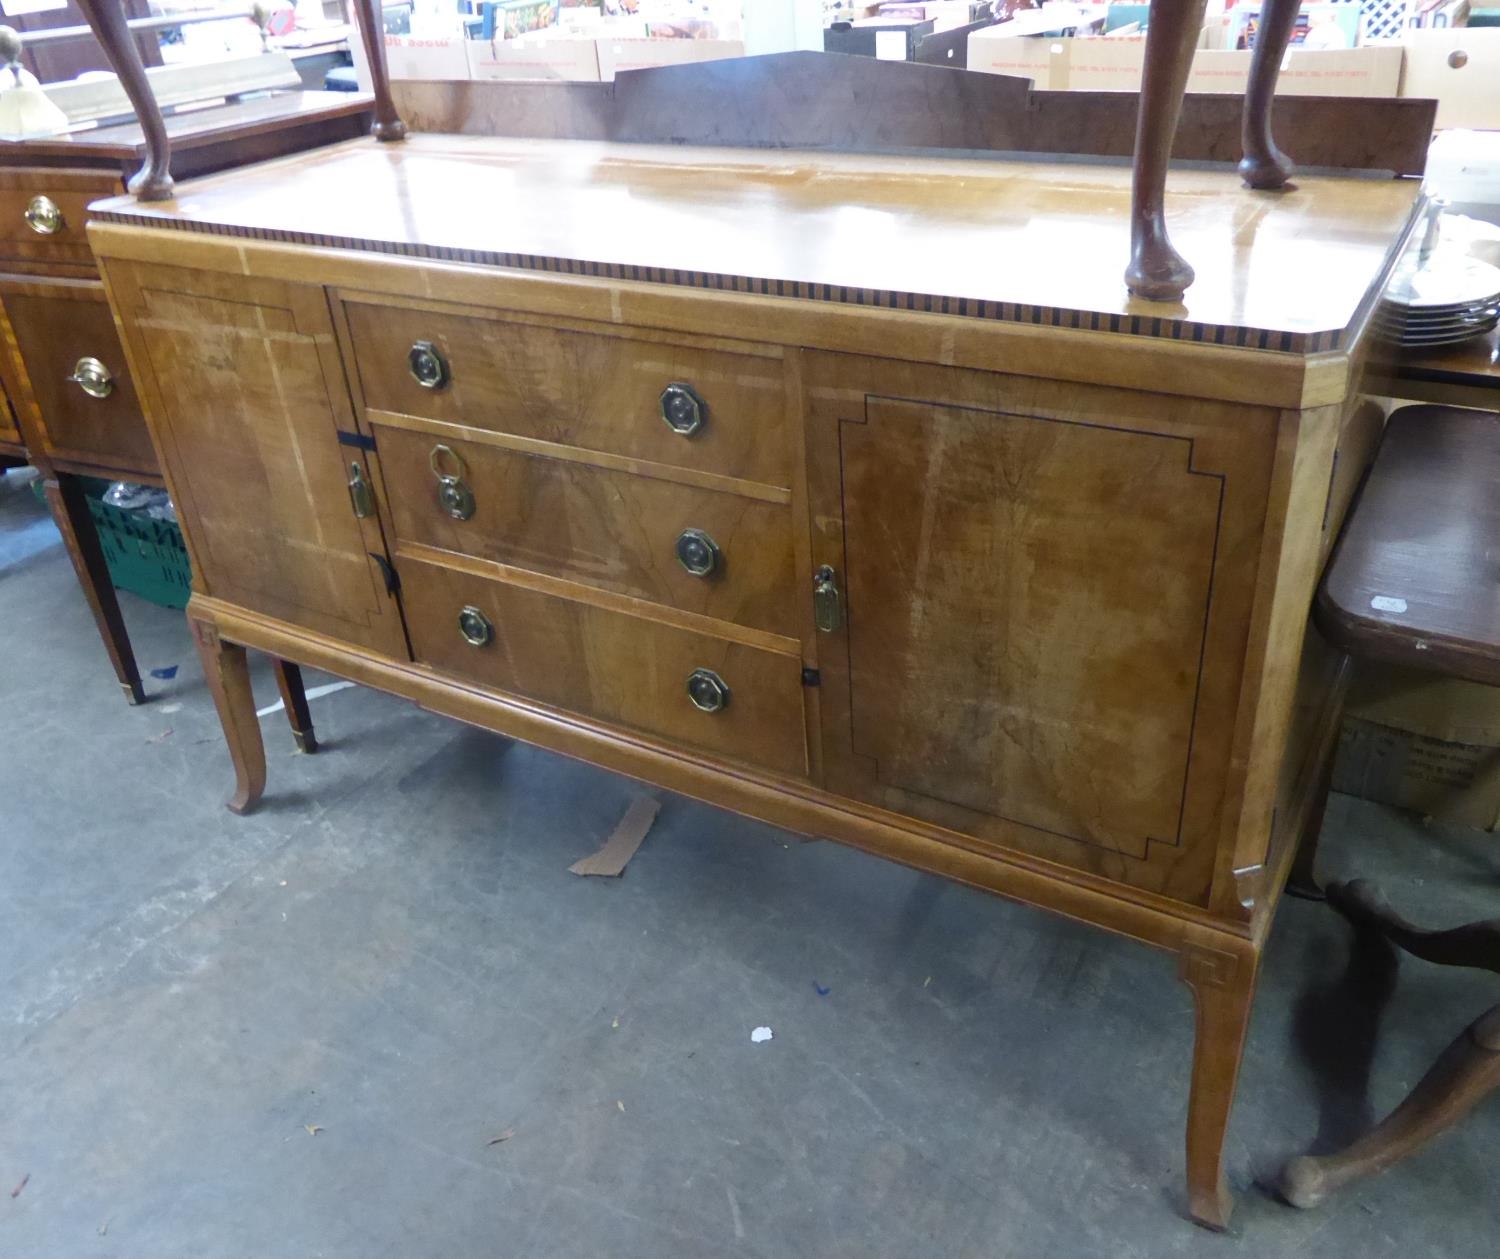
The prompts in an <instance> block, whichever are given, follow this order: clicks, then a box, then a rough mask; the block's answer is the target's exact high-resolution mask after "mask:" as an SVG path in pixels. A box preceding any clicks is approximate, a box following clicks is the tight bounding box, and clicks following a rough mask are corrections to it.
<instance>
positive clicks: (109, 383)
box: [68, 358, 115, 398]
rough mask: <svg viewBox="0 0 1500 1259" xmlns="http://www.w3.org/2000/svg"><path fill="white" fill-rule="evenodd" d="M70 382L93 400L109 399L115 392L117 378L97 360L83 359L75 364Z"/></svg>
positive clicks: (69, 378)
mask: <svg viewBox="0 0 1500 1259" xmlns="http://www.w3.org/2000/svg"><path fill="white" fill-rule="evenodd" d="M68 380H69V381H71V382H72V383H73V384H75V385H77V386H78V387H79V388H80V389H82V390H83V392H84V393H86V394H88V396H89V397H91V398H107V397H109V395H110V394H112V393H113V392H114V391H115V378H114V376H113V375H111V374H110V370H109V368H107V367H105V366H104V364H103V363H101V362H100V361H99V360H98V359H96V358H81V359H79V360H78V362H76V363H75V364H73V374H72V375H71V376H69V377H68Z"/></svg>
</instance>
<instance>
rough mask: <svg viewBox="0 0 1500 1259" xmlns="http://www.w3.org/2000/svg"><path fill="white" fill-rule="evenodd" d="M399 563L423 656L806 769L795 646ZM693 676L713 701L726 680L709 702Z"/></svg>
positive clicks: (695, 748) (772, 763)
mask: <svg viewBox="0 0 1500 1259" xmlns="http://www.w3.org/2000/svg"><path fill="white" fill-rule="evenodd" d="M399 567H400V572H401V590H402V603H403V605H404V607H405V608H406V618H407V627H408V629H409V631H410V633H411V643H412V651H413V653H414V655H415V657H416V659H417V660H419V661H421V662H422V663H424V664H429V665H432V666H434V667H436V668H439V669H442V670H445V671H446V672H448V673H452V674H456V675H457V676H459V677H462V678H465V679H469V680H472V681H474V682H478V683H480V684H481V685H483V686H490V687H495V688H496V689H498V690H501V691H507V692H510V693H511V694H514V695H520V696H525V697H526V698H528V699H533V700H537V701H538V702H540V703H543V704H547V705H549V706H551V707H554V708H561V709H566V710H568V711H571V712H575V713H578V714H580V715H582V716H585V717H592V718H596V719H598V720H600V721H605V722H609V723H612V724H616V725H621V726H634V727H636V728H637V729H639V730H642V731H644V732H645V733H647V734H650V735H655V736H657V737H659V738H663V739H667V740H670V741H671V742H673V743H676V744H679V745H681V746H682V747H683V748H685V749H687V750H688V751H691V752H697V753H704V754H709V755H713V756H725V757H730V758H733V759H735V760H741V761H748V762H750V763H751V764H754V765H759V766H762V767H764V768H766V769H769V770H774V771H776V772H778V773H783V774H791V775H794V776H797V777H804V776H806V774H807V734H806V727H805V725H804V720H803V707H802V662H801V659H800V657H799V656H797V655H796V654H788V655H783V654H782V653H780V652H774V651H767V650H765V649H764V648H761V647H752V646H749V645H747V644H744V643H736V642H731V641H729V640H727V639H723V638H717V637H714V636H712V635H709V634H700V633H696V632H694V631H691V630H684V629H679V628H678V627H676V626H673V625H664V624H661V623H659V622H657V621H652V620H648V619H646V618H644V617H639V616H634V615H631V614H630V613H627V612H623V611H616V610H614V609H613V608H608V607H601V606H597V605H595V604H592V603H585V602H582V601H579V600H573V599H566V598H560V597H558V596H556V595H552V594H548V593H544V592H542V591H539V590H532V589H528V588H526V587H522V586H517V585H512V584H510V583H509V582H503V581H494V580H491V579H489V578H485V577H479V576H475V575H472V574H470V573H466V572H459V571H457V570H454V569H450V568H447V567H443V566H440V565H437V564H429V563H425V562H422V561H418V560H413V559H411V558H409V557H407V558H402V559H401V560H400V564H399ZM466 610H467V618H468V619H467V621H466V622H465V621H464V620H463V618H464V614H465V612H466ZM466 629H467V631H468V633H469V635H470V636H471V637H473V638H474V639H476V640H477V641H474V642H471V641H470V637H466V633H465V631H466ZM695 674H698V675H700V676H699V681H698V683H697V686H698V699H699V701H707V702H710V703H711V702H712V701H713V698H714V694H715V689H716V687H717V686H720V685H722V687H723V688H725V691H726V692H727V695H726V698H725V702H724V703H723V706H722V707H721V708H719V709H718V710H717V711H704V710H703V709H701V708H700V707H699V706H698V704H697V703H695V701H694V697H693V695H692V694H690V692H689V683H690V680H691V679H693V678H694V675H695ZM702 675H711V677H704V676H702Z"/></svg>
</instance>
